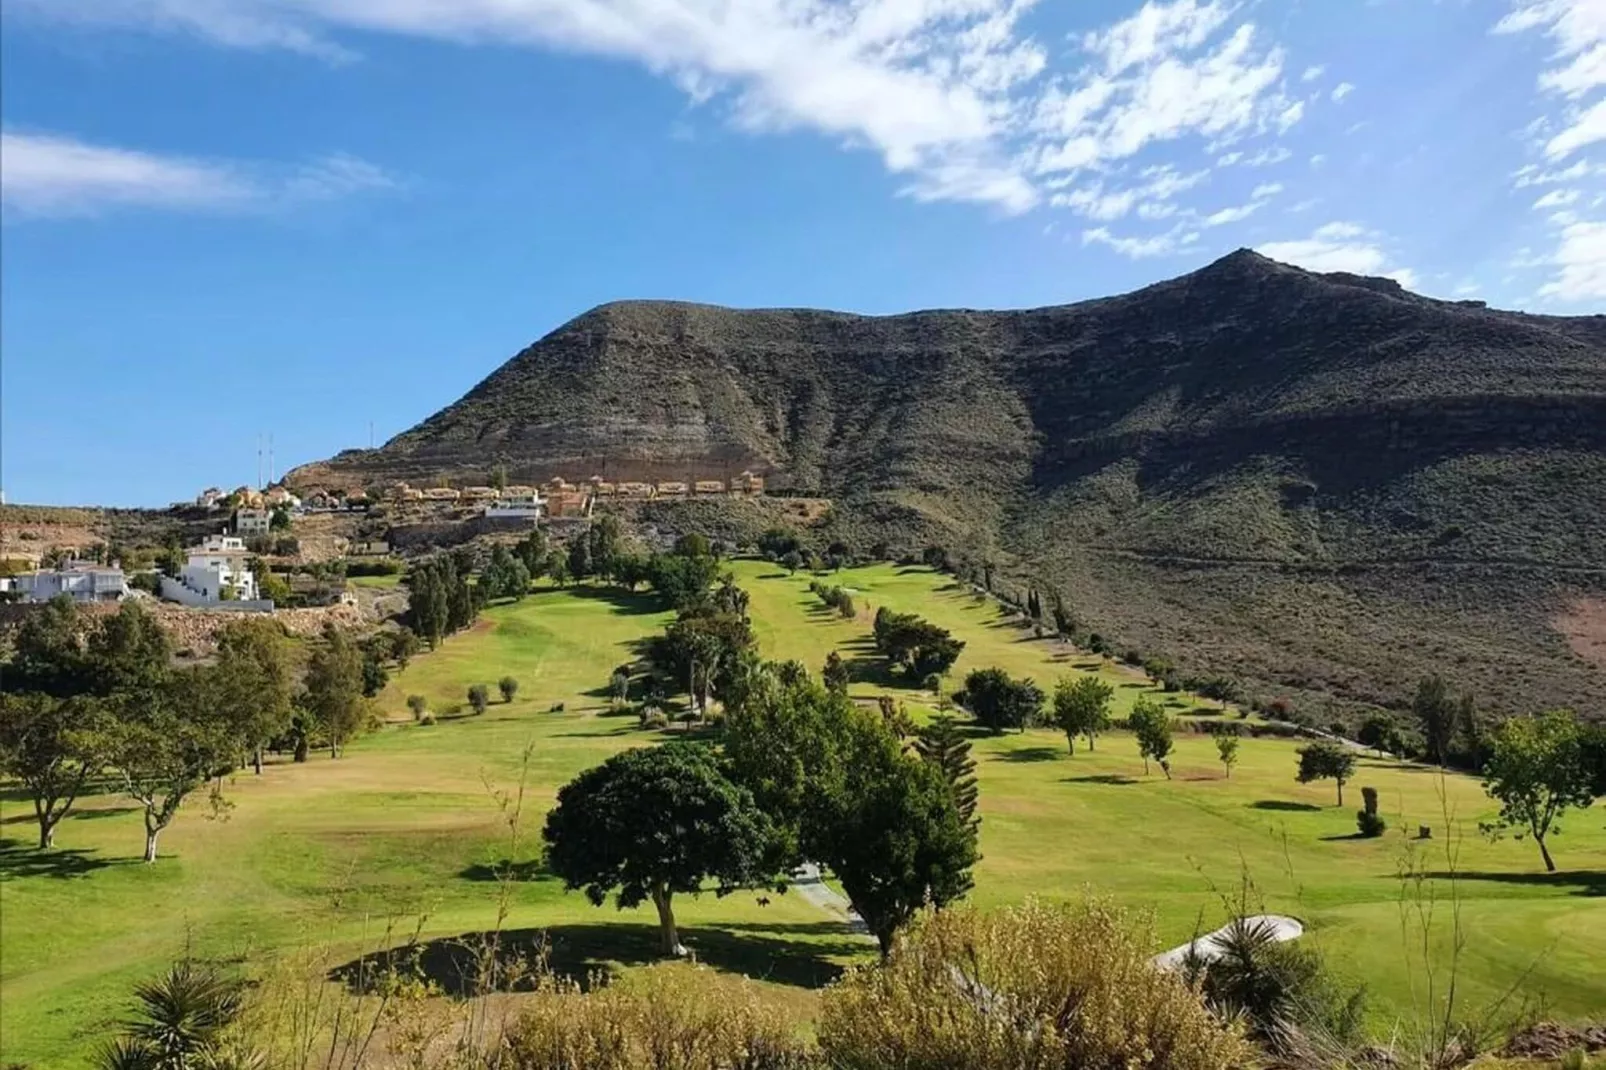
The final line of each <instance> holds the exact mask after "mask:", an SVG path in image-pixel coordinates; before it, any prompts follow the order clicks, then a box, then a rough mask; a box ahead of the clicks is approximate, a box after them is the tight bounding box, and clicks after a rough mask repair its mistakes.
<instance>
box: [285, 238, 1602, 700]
mask: <svg viewBox="0 0 1606 1070" xmlns="http://www.w3.org/2000/svg"><path fill="white" fill-rule="evenodd" d="M498 465H501V466H505V467H506V469H507V470H508V472H509V475H510V477H511V478H514V479H526V478H528V479H544V478H547V477H549V476H551V475H564V476H566V477H569V478H576V477H579V478H584V477H586V476H589V475H591V474H594V473H598V474H603V475H605V476H607V477H610V478H616V479H622V478H631V477H632V476H635V477H657V478H685V477H687V476H692V477H696V476H702V475H708V476H718V475H729V474H734V473H735V472H738V471H740V470H741V469H743V468H753V469H755V470H761V471H764V472H766V473H767V474H768V475H769V479H770V486H771V487H772V488H774V489H777V490H781V491H788V490H789V491H794V492H797V493H806V494H810V495H820V496H827V497H831V498H834V499H836V500H837V501H838V503H839V507H838V509H837V510H836V514H835V520H834V521H833V523H834V525H835V526H836V527H837V528H839V529H840V531H841V533H842V534H847V535H849V536H851V537H853V538H856V539H859V540H864V539H872V538H875V539H888V540H890V541H892V542H893V543H894V544H898V543H902V544H905V545H919V544H921V543H923V542H926V541H931V540H935V541H942V542H944V543H946V544H948V545H951V546H954V547H956V548H959V547H962V548H964V549H965V550H966V551H967V552H970V553H972V554H974V555H978V556H982V555H985V556H988V557H990V558H992V559H994V560H995V561H997V562H998V564H999V565H1000V566H1001V571H1002V572H1003V573H1005V574H1007V575H1009V576H1011V577H1013V582H1017V583H1019V582H1024V581H1025V580H1027V579H1031V580H1033V581H1036V582H1038V583H1040V584H1045V585H1047V584H1052V585H1055V586H1058V587H1059V588H1061V589H1062V590H1063V591H1065V593H1066V594H1067V596H1068V597H1069V598H1070V600H1071V601H1072V602H1073V603H1074V604H1075V605H1076V607H1077V608H1078V610H1079V611H1080V613H1081V615H1082V616H1083V617H1084V618H1086V620H1087V621H1088V623H1089V624H1091V625H1092V626H1094V627H1096V628H1098V629H1099V630H1101V631H1103V632H1105V633H1107V634H1112V635H1113V636H1115V637H1116V638H1117V639H1118V640H1119V641H1121V642H1123V643H1125V644H1130V645H1132V646H1135V647H1138V648H1140V649H1143V650H1146V651H1158V652H1163V653H1165V654H1168V655H1170V656H1172V657H1174V658H1176V659H1177V660H1179V661H1181V662H1183V663H1184V664H1186V665H1188V666H1189V667H1191V668H1197V669H1201V670H1203V669H1214V670H1220V671H1228V672H1234V673H1237V674H1239V675H1242V676H1243V677H1245V678H1246V679H1249V680H1252V681H1256V682H1257V683H1258V686H1259V687H1260V689H1261V691H1262V692H1263V693H1270V692H1278V693H1287V694H1290V695H1292V696H1294V697H1295V698H1296V699H1298V700H1299V701H1301V702H1308V703H1310V704H1312V705H1331V706H1334V707H1339V708H1342V707H1353V706H1356V705H1360V704H1376V703H1384V702H1389V701H1393V700H1394V699H1395V698H1396V697H1397V696H1398V695H1399V694H1401V693H1402V692H1403V691H1405V690H1408V689H1409V687H1410V686H1411V684H1412V682H1413V681H1414V679H1415V677H1416V676H1417V675H1419V674H1420V673H1421V672H1423V671H1427V670H1428V669H1432V668H1439V669H1442V671H1444V672H1445V674H1446V675H1447V676H1449V677H1451V678H1453V679H1454V680H1455V681H1456V682H1457V683H1459V684H1461V685H1462V686H1465V687H1475V688H1477V689H1478V690H1479V692H1480V693H1481V694H1484V695H1486V696H1488V697H1489V698H1490V700H1491V701H1492V702H1494V703H1496V704H1500V705H1504V706H1508V707H1512V708H1520V707H1524V706H1529V705H1535V704H1547V703H1553V702H1568V703H1571V704H1574V705H1580V706H1587V705H1588V704H1590V703H1599V702H1600V701H1601V699H1600V696H1601V695H1602V694H1606V676H1603V669H1602V668H1601V667H1598V666H1591V665H1589V664H1588V663H1586V662H1585V661H1584V660H1583V659H1582V658H1581V657H1579V656H1578V655H1577V654H1576V653H1574V652H1573V651H1572V650H1570V649H1569V647H1568V645H1567V640H1566V637H1565V636H1564V635H1563V634H1562V633H1561V632H1560V631H1558V630H1557V629H1555V628H1553V627H1552V626H1551V624H1550V622H1551V621H1552V620H1553V619H1557V618H1559V617H1561V616H1563V615H1564V614H1567V613H1569V612H1571V613H1575V614H1576V613H1577V612H1578V610H1579V607H1580V606H1583V607H1584V608H1585V612H1586V613H1587V612H1588V611H1589V607H1590V606H1593V605H1594V603H1593V602H1591V601H1590V599H1591V598H1592V597H1598V596H1601V595H1603V594H1606V317H1601V316H1593V317H1576V318H1559V317H1546V316H1534V315H1526V314H1520V313H1511V312H1500V311H1492V310H1489V309H1486V308H1483V307H1482V306H1481V305H1478V304H1476V303H1467V302H1444V301H1436V300H1432V299H1429V298H1425V297H1420V296H1417V295H1415V294H1411V293H1409V292H1406V291H1404V290H1402V289H1401V288H1400V287H1399V286H1398V285H1397V284H1396V283H1393V282H1391V281H1388V280H1383V279H1374V278H1364V277H1359V276H1352V275H1342V274H1333V275H1317V274H1312V273H1309V272H1306V271H1302V270H1299V269H1297V268H1292V267H1288V266H1285V265H1281V264H1277V263H1274V262H1272V261H1269V260H1266V259H1265V258H1263V257H1260V256H1257V255H1256V254H1254V253H1251V252H1247V251H1241V252H1238V253H1234V254H1232V255H1231V256H1228V257H1226V258H1224V259H1222V260H1220V261H1218V262H1216V263H1214V264H1212V265H1210V266H1208V267H1206V268H1204V269H1202V270H1200V271H1197V272H1194V273H1193V274H1191V275H1186V276H1183V277H1182V278H1178V279H1174V280H1171V281H1169V282H1164V283H1160V284H1158V285H1155V286H1150V287H1148V288H1146V289H1143V290H1140V291H1137V292H1135V293H1131V294H1126V295H1123V296H1120V297H1113V298H1107V299H1102V300H1097V301H1089V302H1083V303H1080V304H1074V305H1065V306H1060V307H1054V308H1043V309H1033V310H1026V311H1018V312H982V311H941V312H917V313H910V314H908V315H900V316H887V317H866V316H853V315H846V314H841V313H833V312H820V311H810V310H760V311H735V310H729V309H722V308H714V307H708V306H699V305H687V304H676V303H667V302H621V303H617V304H610V305H605V306H602V307H601V308H597V309H594V310H593V311H591V312H588V313H586V314H585V315H583V316H580V317H579V318H578V319H575V320H574V321H572V322H570V323H568V324H566V325H565V326H563V327H561V328H559V329H558V330H556V331H554V332H553V333H552V334H550V335H548V336H547V337H545V338H543V339H541V340H540V341H539V342H537V343H535V344H534V345H532V346H530V347H529V348H528V349H526V350H525V351H523V352H522V353H520V354H518V355H517V356H515V357H514V358H513V359H512V360H510V361H508V362H507V363H506V364H504V365H503V366H502V367H501V368H499V369H498V370H497V371H495V372H494V373H493V374H492V375H491V376H490V377H489V378H487V379H486V380H485V381H484V382H482V383H480V384H479V385H478V386H476V387H475V388H474V389H473V390H472V391H470V392H469V393H468V394H467V395H466V396H465V397H464V398H462V399H461V400H459V401H458V402H456V403H455V404H453V405H451V406H449V407H448V408H446V409H443V410H441V411H440V412H439V413H437V414H436V415H434V416H432V417H431V418H429V419H428V420H426V421H424V422H423V423H422V424H420V425H418V426H417V427H415V428H413V429H411V430H409V431H407V432H405V433H404V434H402V435H399V436H397V437H396V438H395V439H393V440H391V441H390V442H388V443H386V444H385V445H384V446H383V447H382V448H380V449H377V450H372V451H352V452H348V453H344V454H341V455H340V456H338V457H336V458H334V459H332V460H331V461H328V462H325V463H323V464H319V465H312V466H308V467H307V468H304V469H301V470H299V471H297V472H296V473H293V475H292V479H293V480H294V481H297V482H300V483H303V484H307V483H314V482H325V483H329V482H334V483H347V484H360V483H368V482H374V481H381V480H390V479H398V478H404V479H411V480H414V481H415V482H416V481H420V480H425V479H430V478H434V477H440V476H445V477H448V478H451V479H453V480H454V481H463V482H469V481H474V482H479V481H483V480H484V479H485V478H487V476H488V473H489V472H490V471H491V470H492V469H493V468H494V467H496V466H498Z"/></svg>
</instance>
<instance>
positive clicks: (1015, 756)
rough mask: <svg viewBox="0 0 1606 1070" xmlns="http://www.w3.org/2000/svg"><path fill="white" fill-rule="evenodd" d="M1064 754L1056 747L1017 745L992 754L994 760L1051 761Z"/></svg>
mask: <svg viewBox="0 0 1606 1070" xmlns="http://www.w3.org/2000/svg"><path fill="white" fill-rule="evenodd" d="M1063 754H1064V752H1063V751H1061V750H1060V749H1059V748H1058V747H1017V748H1015V749H1014V750H1006V751H1003V752H1001V753H999V754H995V755H993V761H995V762H1053V761H1058V760H1059V758H1060V757H1061V756H1062V755H1063Z"/></svg>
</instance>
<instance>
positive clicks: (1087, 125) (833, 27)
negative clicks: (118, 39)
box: [9, 0, 1301, 212]
mask: <svg viewBox="0 0 1606 1070" xmlns="http://www.w3.org/2000/svg"><path fill="white" fill-rule="evenodd" d="M1035 2H1036V0H857V2H854V3H851V4H847V3H838V2H833V0H741V2H739V3H726V2H718V0H12V3H11V4H10V5H9V9H13V10H25V11H26V12H27V13H28V14H30V15H31V16H33V17H35V18H41V19H52V20H57V21H64V22H71V23H77V24H83V25H99V26H109V27H121V28H139V29H141V30H145V31H150V32H170V33H184V34H188V35H193V36H199V37H202V38H204V39H208V40H211V41H213V42H215V43H217V44H220V45H224V46H228V47H235V48H255V49H265V48H278V49H290V50H294V51H297V52H302V53H306V54H310V55H315V56H320V57H323V58H326V59H331V60H346V59H350V58H353V56H354V42H356V41H358V40H360V35H361V34H364V33H369V34H372V33H380V34H394V35H405V36H409V37H421V38H429V39H435V40H442V41H449V42H454V43H458V44H462V45H465V46H467V45H475V44H480V43H494V44H497V45H502V46H514V47H529V48H548V49H560V50H568V51H574V52H582V53H589V54H595V55H604V56H611V57H619V58H624V59H628V60H631V61H634V62H636V63H639V64H641V65H642V66H644V67H646V68H647V69H649V70H651V71H653V72H655V73H657V74H659V75H661V76H663V77H665V78H667V79H669V80H671V81H673V82H674V84H676V85H677V86H679V87H680V88H681V89H682V90H683V91H684V92H686V93H687V94H688V95H689V96H690V97H691V98H692V99H693V101H694V103H705V102H707V101H710V100H714V99H720V100H722V101H723V102H724V103H725V105H726V108H725V112H726V114H728V115H729V117H730V121H732V122H733V123H734V124H735V125H736V126H737V127H739V128H740V129H743V130H745V131H750V132H768V131H779V130H791V129H806V130H812V131H815V132H817V133H820V134H823V135H824V136H826V137H829V138H832V139H836V140H838V141H840V142H841V143H843V144H844V145H848V146H854V147H866V148H869V149H871V150H873V151H874V152H876V153H877V154H878V155H879V156H880V158H881V160H882V162H883V164H884V165H885V167H886V168H887V170H888V171H889V172H891V173H893V174H895V175H897V176H899V177H900V178H901V179H902V180H903V182H904V186H903V192H904V193H906V194H907V195H909V196H912V197H916V198H920V199H925V200H959V201H971V202H979V203H984V204H988V205H993V206H996V207H997V208H1000V209H1002V210H1004V211H1006V212H1021V211H1025V210H1027V209H1029V208H1031V207H1033V206H1035V205H1037V204H1040V203H1042V202H1043V201H1044V200H1045V199H1046V196H1047V195H1048V193H1049V192H1050V187H1049V186H1048V184H1047V183H1048V182H1049V181H1050V180H1052V179H1055V178H1059V177H1065V176H1082V175H1084V174H1092V173H1094V172H1101V173H1102V174H1103V175H1105V176H1106V178H1107V179H1108V177H1109V174H1110V172H1111V171H1112V170H1114V169H1117V168H1119V167H1121V166H1123V165H1124V164H1125V163H1126V162H1128V161H1130V160H1132V158H1133V157H1134V156H1136V155H1137V154H1138V153H1140V152H1142V151H1143V150H1145V149H1146V148H1147V147H1149V146H1153V145H1156V144H1162V143H1181V142H1185V141H1188V140H1189V139H1195V138H1198V139H1206V140H1208V141H1210V142H1213V143H1215V144H1216V145H1218V146H1221V147H1225V146H1228V145H1230V144H1232V143H1233V142H1234V141H1239V140H1243V139H1246V138H1249V137H1253V136H1255V135H1260V134H1270V133H1274V132H1276V131H1277V130H1279V129H1286V128H1287V127H1288V126H1289V125H1291V124H1292V123H1295V122H1297V121H1299V119H1300V117H1301V108H1300V105H1299V102H1297V101H1294V100H1291V99H1289V98H1288V97H1287V95H1286V94H1285V92H1284V90H1283V88H1282V82H1283V80H1284V69H1283V64H1284V60H1283V52H1282V50H1281V48H1279V47H1278V46H1277V44H1276V43H1275V42H1274V41H1272V40H1270V39H1269V38H1268V37H1267V36H1266V34H1265V33H1264V32H1263V31H1262V30H1261V29H1260V28H1259V27H1257V26H1256V25H1255V24H1253V23H1252V22H1250V21H1247V20H1246V16H1247V13H1248V9H1246V8H1243V7H1241V6H1240V5H1238V4H1235V3H1233V2H1231V0H1149V2H1146V3H1144V4H1143V5H1142V7H1140V8H1139V9H1138V10H1137V11H1136V12H1135V13H1134V14H1132V15H1131V16H1130V17H1127V18H1124V19H1120V20H1118V21H1115V22H1112V23H1110V24H1108V25H1104V26H1100V27H1096V28H1092V29H1090V30H1089V31H1088V32H1086V33H1082V34H1079V35H1077V36H1075V37H1074V38H1073V39H1072V41H1071V44H1070V46H1069V47H1062V46H1060V45H1058V44H1056V45H1055V46H1054V47H1053V48H1050V47H1049V46H1045V45H1044V44H1042V43H1040V42H1039V41H1037V40H1035V39H1034V38H1033V37H1032V36H1031V35H1030V34H1029V33H1028V32H1026V31H1025V29H1023V26H1022V21H1023V19H1024V17H1025V15H1026V14H1027V13H1028V11H1029V10H1030V9H1031V8H1032V6H1033V5H1034V3H1035ZM1213 151H1214V150H1213Z"/></svg>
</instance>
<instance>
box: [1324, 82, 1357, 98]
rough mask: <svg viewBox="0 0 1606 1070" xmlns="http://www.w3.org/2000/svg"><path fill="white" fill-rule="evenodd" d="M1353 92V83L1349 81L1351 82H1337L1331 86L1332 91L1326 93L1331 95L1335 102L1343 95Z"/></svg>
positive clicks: (1343, 96)
mask: <svg viewBox="0 0 1606 1070" xmlns="http://www.w3.org/2000/svg"><path fill="white" fill-rule="evenodd" d="M1353 92H1355V86H1354V84H1353V83H1351V82H1339V83H1338V84H1337V85H1335V86H1334V87H1333V91H1332V93H1330V94H1328V95H1329V96H1330V97H1332V99H1333V100H1334V101H1335V102H1337V101H1340V100H1343V99H1344V98H1345V97H1347V96H1349V95H1350V94H1351V93H1353Z"/></svg>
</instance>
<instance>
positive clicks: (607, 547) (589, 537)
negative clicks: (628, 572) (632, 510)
mask: <svg viewBox="0 0 1606 1070" xmlns="http://www.w3.org/2000/svg"><path fill="white" fill-rule="evenodd" d="M586 543H587V548H588V550H589V551H590V554H591V568H592V571H594V572H595V573H596V574H597V575H598V576H601V577H602V578H603V579H608V580H613V579H617V578H618V577H617V575H616V573H615V571H614V565H615V562H617V561H618V559H619V556H620V553H621V552H622V551H623V549H624V528H623V527H622V526H621V525H620V523H619V518H618V517H616V516H614V515H613V514H612V513H604V514H602V515H601V516H599V517H597V519H596V520H594V521H592V523H591V527H590V528H589V529H588V530H587V531H586Z"/></svg>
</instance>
